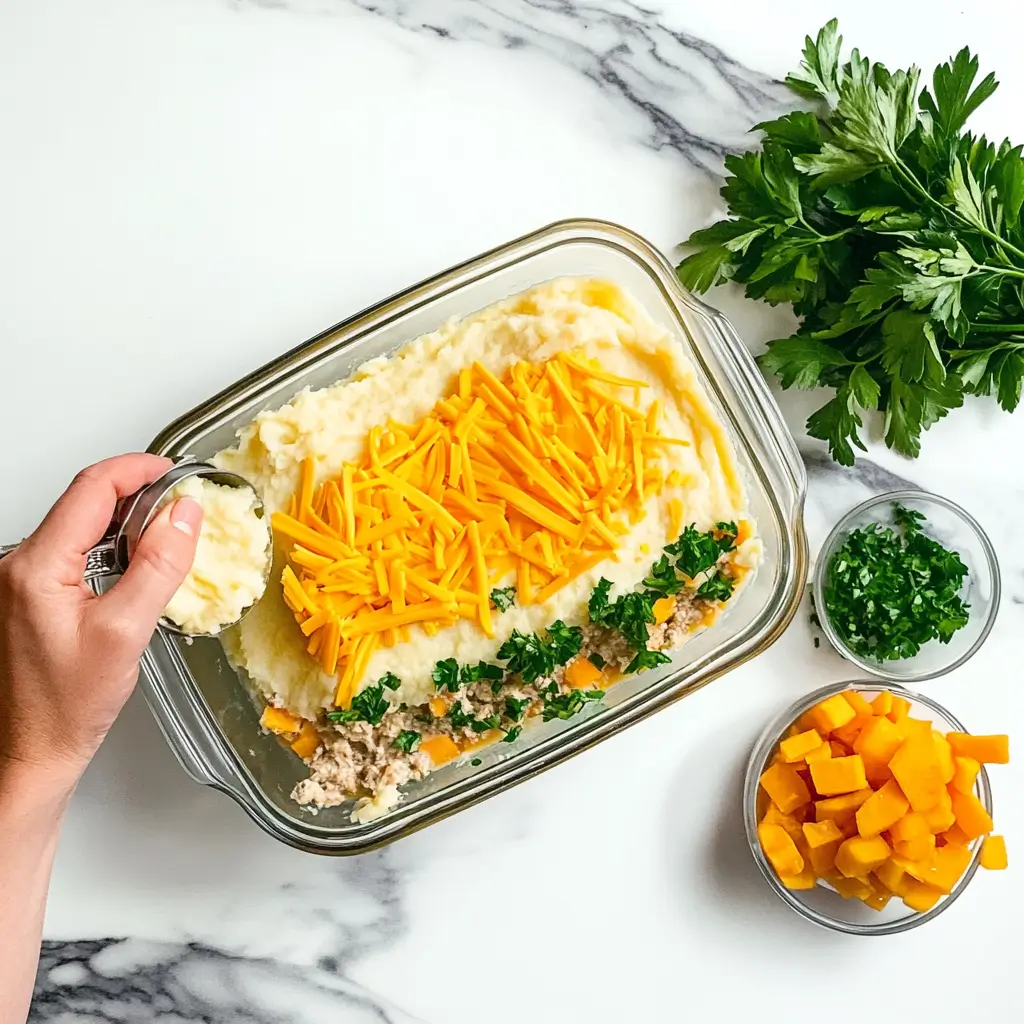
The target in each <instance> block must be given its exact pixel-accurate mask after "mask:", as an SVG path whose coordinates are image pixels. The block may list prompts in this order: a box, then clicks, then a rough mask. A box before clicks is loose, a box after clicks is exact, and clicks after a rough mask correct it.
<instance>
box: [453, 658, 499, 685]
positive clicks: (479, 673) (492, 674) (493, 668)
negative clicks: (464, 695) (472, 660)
mask: <svg viewBox="0 0 1024 1024" xmlns="http://www.w3.org/2000/svg"><path fill="white" fill-rule="evenodd" d="M504 675H505V670H504V669H503V668H502V667H501V666H500V665H494V664H492V663H491V662H489V661H478V662H477V663H476V664H475V665H463V666H462V668H461V669H460V671H459V680H460V681H461V683H462V685H463V686H467V685H468V684H470V683H478V682H480V680H481V679H491V680H494V681H495V682H498V683H499V685H500V680H501V679H502V678H503V677H504ZM492 688H493V687H492Z"/></svg>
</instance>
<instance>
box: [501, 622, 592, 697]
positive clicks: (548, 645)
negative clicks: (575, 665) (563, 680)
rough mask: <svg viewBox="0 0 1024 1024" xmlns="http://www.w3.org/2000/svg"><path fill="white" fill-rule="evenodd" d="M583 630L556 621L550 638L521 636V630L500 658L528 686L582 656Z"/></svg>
mask: <svg viewBox="0 0 1024 1024" xmlns="http://www.w3.org/2000/svg"><path fill="white" fill-rule="evenodd" d="M582 646H583V630H581V629H580V628H579V626H567V625H566V624H565V623H564V622H562V620H561V619H556V620H555V621H554V622H552V623H551V625H550V626H548V628H547V636H546V637H541V636H539V635H538V634H536V633H521V632H520V631H519V630H518V629H514V630H513V631H512V635H511V636H510V637H509V638H508V639H507V640H506V641H505V642H504V643H503V644H502V645H501V647H500V648H498V655H497V656H498V657H499V658H501V659H502V660H504V661H507V662H508V665H507V666H506V669H507V670H508V672H510V673H512V674H513V675H519V676H521V677H522V679H523V681H524V682H526V683H533V682H536V681H537V680H538V679H539V678H540V677H541V676H549V675H551V673H552V672H553V671H554V670H555V669H556V668H557V667H558V666H559V665H564V664H565V663H566V662H567V661H569V660H570V658H573V657H575V656H576V655H577V654H579V651H580V648H581V647H582Z"/></svg>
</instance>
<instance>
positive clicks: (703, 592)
mask: <svg viewBox="0 0 1024 1024" xmlns="http://www.w3.org/2000/svg"><path fill="white" fill-rule="evenodd" d="M733 586H734V583H733V580H732V579H731V578H730V577H729V576H723V575H722V574H721V573H720V572H719V573H715V575H714V576H709V577H708V578H707V579H706V580H705V581H704V582H703V583H702V584H701V585H700V586H699V587H698V588H697V597H702V598H704V599H705V600H707V601H728V600H729V598H730V597H732V588H733Z"/></svg>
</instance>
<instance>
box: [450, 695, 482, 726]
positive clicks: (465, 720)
mask: <svg viewBox="0 0 1024 1024" xmlns="http://www.w3.org/2000/svg"><path fill="white" fill-rule="evenodd" d="M448 721H449V722H451V723H452V728H453V729H465V728H466V727H467V726H472V724H473V723H474V722H475V721H476V717H475V716H474V715H472V714H470V713H468V712H467V711H466V710H465V709H464V708H463V706H462V702H461V701H458V700H457V701H455V702H454V703H453V704H452V706H451V707H450V708H449V709H448Z"/></svg>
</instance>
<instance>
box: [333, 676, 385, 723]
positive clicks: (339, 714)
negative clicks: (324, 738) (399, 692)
mask: <svg viewBox="0 0 1024 1024" xmlns="http://www.w3.org/2000/svg"><path fill="white" fill-rule="evenodd" d="M386 678H387V677H386V676H381V678H380V679H378V680H377V682H376V683H374V684H373V686H367V687H364V688H363V689H362V690H360V691H359V693H357V694H356V695H355V696H354V697H353V698H352V706H351V707H350V708H348V710H343V711H329V712H328V713H327V718H328V719H329V720H330V721H332V722H357V721H363V722H369V723H370V725H380V723H381V719H382V718H383V717H384V715H385V714H386V713H387V711H388V708H390V707H391V703H390V702H389V701H388V699H387V697H385V696H384V685H385V684H384V680H385V679H386Z"/></svg>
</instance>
